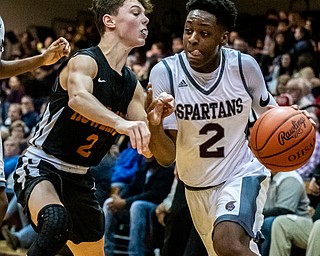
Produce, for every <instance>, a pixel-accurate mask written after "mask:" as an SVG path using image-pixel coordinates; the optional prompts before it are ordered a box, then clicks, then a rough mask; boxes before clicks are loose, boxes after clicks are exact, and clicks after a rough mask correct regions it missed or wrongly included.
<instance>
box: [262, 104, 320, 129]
mask: <svg viewBox="0 0 320 256" xmlns="http://www.w3.org/2000/svg"><path fill="white" fill-rule="evenodd" d="M275 107H277V106H273V105H268V106H267V109H268V110H270V109H273V108H275ZM290 107H291V108H293V109H295V110H298V111H301V112H302V113H303V114H304V115H305V116H306V117H307V118H308V119H309V120H310V122H311V123H312V125H313V126H314V127H315V128H316V127H317V124H316V122H315V121H314V120H313V119H312V118H311V115H310V113H309V112H308V111H307V110H300V108H299V106H298V105H296V104H295V105H291V106H290Z"/></svg>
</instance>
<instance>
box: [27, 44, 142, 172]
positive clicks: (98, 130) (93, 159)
mask: <svg viewBox="0 0 320 256" xmlns="http://www.w3.org/2000/svg"><path fill="white" fill-rule="evenodd" d="M79 54H84V55H89V56H91V57H92V58H93V59H95V61H96V62H97V65H98V73H97V76H96V77H95V78H94V79H93V95H94V96H95V97H96V98H97V99H98V100H99V101H100V102H101V103H102V104H103V105H104V106H106V107H107V108H108V109H109V110H111V111H113V112H114V113H117V114H118V115H121V116H125V115H126V113H127V107H128V105H129V103H130V101H131V99H132V97H133V94H134V91H135V88H136V85H137V80H136V77H135V75H134V74H133V72H132V71H131V70H130V69H129V68H127V67H123V69H122V76H121V75H119V74H118V73H117V72H116V71H114V70H113V69H111V67H110V66H109V64H108V62H107V60H106V58H105V56H104V55H103V53H102V51H101V49H100V48H99V47H98V46H95V47H91V48H88V49H84V50H81V51H79V52H77V53H75V54H74V56H75V55H79ZM67 61H68V60H67ZM67 61H66V62H65V63H63V64H62V65H61V67H60V69H59V71H58V72H59V73H60V72H61V70H62V69H63V67H65V66H66V64H67ZM59 73H58V74H59ZM68 100H69V97H68V92H67V91H66V90H64V89H63V88H62V87H61V85H60V82H59V76H58V77H57V79H56V81H55V84H54V86H53V91H52V94H51V97H50V101H49V104H48V106H47V108H46V110H45V113H44V115H43V117H42V119H41V121H40V122H39V124H38V126H37V128H36V132H35V135H34V137H33V138H32V139H31V140H30V144H31V145H33V146H35V147H37V148H38V149H42V150H43V151H44V152H45V153H47V154H49V155H53V156H55V157H56V158H58V159H60V160H62V161H64V162H67V163H70V164H75V165H80V166H85V167H89V166H94V165H97V164H98V163H99V162H100V161H101V159H102V157H103V156H104V155H105V154H106V153H107V151H108V150H109V148H110V147H111V146H112V144H113V143H114V142H115V140H116V138H117V135H118V133H117V131H116V130H115V129H113V128H111V127H108V126H105V125H102V124H99V123H95V122H92V121H91V120H88V119H87V118H85V117H83V116H81V115H80V114H79V113H77V112H75V111H74V110H72V109H71V108H70V107H69V106H68Z"/></svg>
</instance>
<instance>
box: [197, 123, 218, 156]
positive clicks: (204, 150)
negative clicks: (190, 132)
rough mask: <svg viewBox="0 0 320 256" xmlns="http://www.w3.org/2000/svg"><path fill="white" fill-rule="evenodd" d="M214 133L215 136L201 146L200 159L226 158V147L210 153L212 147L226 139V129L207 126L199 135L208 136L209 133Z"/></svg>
mask: <svg viewBox="0 0 320 256" xmlns="http://www.w3.org/2000/svg"><path fill="white" fill-rule="evenodd" d="M213 131H215V132H216V133H215V135H214V136H212V137H211V138H210V139H208V140H207V141H206V142H204V143H203V144H201V145H200V157H203V158H210V157H224V147H217V148H216V150H215V151H209V148H210V147H212V146H213V145H214V144H215V143H217V142H218V141H219V140H221V139H222V138H223V137H224V129H223V127H222V126H221V125H219V124H212V123H209V124H206V125H205V126H203V127H202V129H201V130H200V131H199V134H203V135H207V134H208V132H213Z"/></svg>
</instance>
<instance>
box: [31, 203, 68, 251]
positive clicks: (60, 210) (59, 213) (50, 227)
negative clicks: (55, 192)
mask: <svg viewBox="0 0 320 256" xmlns="http://www.w3.org/2000/svg"><path fill="white" fill-rule="evenodd" d="M71 228H72V221H71V217H70V214H69V212H68V211H67V210H66V209H65V208H64V207H63V206H62V205H59V204H50V205H47V206H45V207H44V208H42V209H41V210H40V212H39V214H38V226H37V230H38V237H37V239H36V240H35V241H34V243H33V244H32V246H31V247H30V250H29V252H28V255H32V256H33V255H35V256H38V255H39V256H42V255H46V256H49V255H55V254H56V253H57V252H59V251H60V249H61V248H62V247H63V245H65V244H66V242H67V241H68V237H69V234H70V231H71Z"/></svg>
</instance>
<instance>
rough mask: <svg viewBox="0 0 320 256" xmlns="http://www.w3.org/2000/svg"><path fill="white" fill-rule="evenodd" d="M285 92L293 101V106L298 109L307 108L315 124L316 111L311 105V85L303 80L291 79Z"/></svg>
mask: <svg viewBox="0 0 320 256" xmlns="http://www.w3.org/2000/svg"><path fill="white" fill-rule="evenodd" d="M285 92H286V93H288V94H290V95H291V97H292V99H293V104H296V105H298V107H299V108H300V109H303V108H306V107H308V109H307V110H308V112H309V114H310V117H311V118H312V119H313V120H314V121H315V122H316V123H317V122H318V119H317V116H316V110H315V108H314V107H312V106H311V105H312V104H313V102H314V98H313V95H312V93H311V84H310V83H309V82H308V80H307V79H304V78H291V79H290V80H289V81H288V82H287V84H286V86H285Z"/></svg>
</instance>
